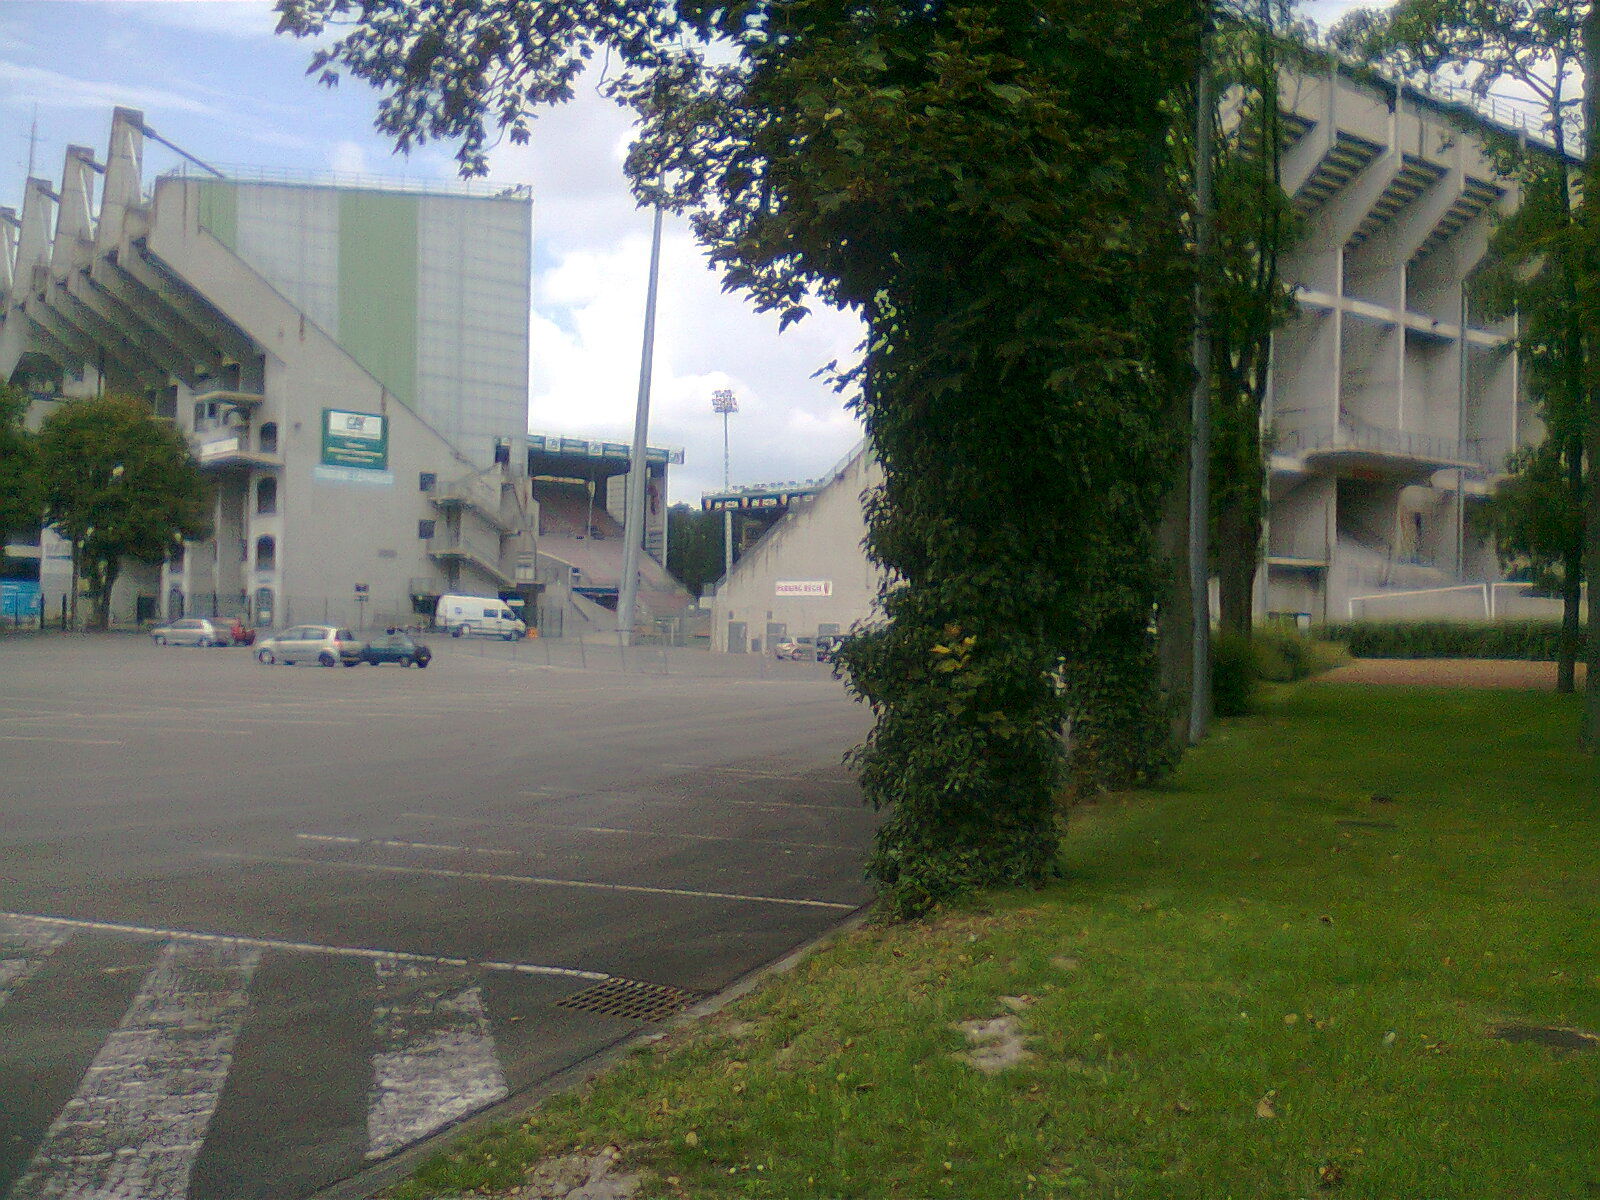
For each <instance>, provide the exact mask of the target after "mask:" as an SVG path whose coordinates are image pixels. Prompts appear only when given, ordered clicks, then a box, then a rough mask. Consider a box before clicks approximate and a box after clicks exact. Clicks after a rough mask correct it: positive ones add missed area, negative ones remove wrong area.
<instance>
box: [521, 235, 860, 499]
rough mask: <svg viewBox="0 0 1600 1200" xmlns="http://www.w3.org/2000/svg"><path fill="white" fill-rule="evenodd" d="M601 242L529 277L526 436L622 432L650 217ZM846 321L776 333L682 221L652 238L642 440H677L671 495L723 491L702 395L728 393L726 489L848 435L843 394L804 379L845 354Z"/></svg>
mask: <svg viewBox="0 0 1600 1200" xmlns="http://www.w3.org/2000/svg"><path fill="white" fill-rule="evenodd" d="M633 226H634V227H633V229H632V230H631V231H629V232H628V233H627V234H626V236H624V237H623V238H622V240H621V241H620V242H617V243H615V244H613V245H612V246H611V247H610V248H607V249H592V248H581V249H572V250H568V251H565V252H563V253H559V256H558V257H559V261H557V262H556V264H555V265H554V266H553V267H552V268H550V269H549V270H546V271H544V272H542V273H541V274H540V276H539V277H538V279H537V280H536V284H535V295H534V307H535V310H536V314H535V318H534V322H533V335H532V336H533V342H532V356H531V357H532V372H531V376H532V377H531V381H530V392H531V402H530V423H531V426H532V427H533V428H534V429H536V430H539V431H548V432H552V433H568V434H573V435H578V436H593V437H606V438H612V439H617V440H624V441H625V440H628V439H630V438H631V436H632V429H633V416H634V409H635V405H636V401H637V397H638V386H639V362H640V356H641V350H642V342H643V329H644V305H645V291H646V276H647V273H648V267H649V253H650V251H649V232H648V230H649V218H648V217H647V216H646V215H645V214H643V213H637V214H635V216H634V218H633ZM860 338H861V331H860V326H859V323H858V322H857V321H856V320H855V319H854V318H853V317H850V316H848V315H846V314H841V313H835V312H829V311H821V312H818V313H817V314H815V315H814V316H812V317H810V318H808V319H807V320H806V321H804V322H802V323H801V324H800V325H797V326H793V327H791V328H790V329H789V330H788V331H787V332H785V333H784V334H782V335H781V336H780V335H779V334H778V332H777V319H776V318H775V317H773V316H771V315H770V314H763V313H757V312H755V311H754V310H753V309H752V308H751V306H750V305H749V303H748V302H747V301H746V300H745V299H743V298H742V297H739V296H734V295H728V294H726V293H724V292H723V291H722V290H721V283H720V279H719V277H718V276H717V275H716V274H715V273H714V272H712V271H711V270H709V269H708V268H707V266H706V264H705V261H704V257H703V255H702V253H701V251H700V249H699V248H698V247H697V246H696V245H695V243H694V241H693V239H692V238H691V237H690V236H689V234H688V232H687V229H686V228H685V227H684V226H683V224H682V223H673V224H672V225H671V226H669V231H668V233H667V235H666V236H665V237H664V239H663V253H662V271H661V284H660V297H659V302H658V307H657V328H656V343H655V353H654V362H653V372H652V377H653V384H652V395H651V413H650V440H651V442H652V443H653V444H655V445H676V446H682V447H683V448H684V450H685V462H684V465H683V466H682V467H680V468H677V469H676V470H675V471H674V475H673V481H672V492H673V499H674V500H679V499H693V498H694V497H696V496H698V495H699V493H700V492H701V491H705V490H710V489H714V488H718V487H720V486H721V485H722V422H721V420H720V418H718V417H717V416H716V415H715V414H714V413H713V412H712V411H711V393H712V392H713V391H715V390H716V389H718V388H723V387H727V388H731V389H733V391H734V393H735V394H736V395H737V396H738V398H739V406H740V411H739V412H738V413H737V414H736V415H735V416H734V417H733V418H732V420H731V423H730V442H731V447H732V452H731V458H732V463H733V479H734V482H735V483H756V482H766V481H774V480H789V479H800V478H809V477H815V476H818V475H820V474H822V473H823V472H824V471H826V470H827V469H828V468H829V467H831V466H832V465H833V464H834V463H836V462H837V461H838V460H839V459H840V458H842V457H843V456H844V454H845V453H846V452H847V451H848V450H849V449H850V447H851V446H853V445H854V444H855V442H856V441H857V440H858V439H859V437H860V428H859V425H858V424H857V423H856V421H855V420H854V418H853V417H851V416H850V415H849V414H848V413H846V412H845V410H844V404H843V399H842V398H841V397H840V396H838V395H836V394H835V393H834V392H833V391H832V389H831V388H830V387H829V386H828V385H827V384H826V383H825V382H824V381H822V380H818V379H814V378H812V376H813V374H814V373H815V372H816V370H817V369H818V368H820V367H821V366H823V365H824V364H826V363H827V362H829V361H830V360H832V359H839V360H841V361H845V362H848V361H850V360H851V358H852V357H853V354H854V351H855V347H856V344H857V343H858V342H859V341H860Z"/></svg>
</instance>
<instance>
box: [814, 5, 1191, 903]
mask: <svg viewBox="0 0 1600 1200" xmlns="http://www.w3.org/2000/svg"><path fill="white" fill-rule="evenodd" d="M1072 15H1073V18H1074V20H1075V21H1076V22H1077V23H1078V24H1077V26H1076V28H1074V29H1073V30H1072V35H1073V36H1072V37H1071V38H1070V39H1064V40H1063V41H1062V42H1060V43H1058V45H1059V52H1060V53H1061V55H1062V56H1061V57H1059V58H1056V57H1055V56H1054V55H1041V54H1040V53H1039V50H1040V49H1041V48H1040V47H1038V46H1030V45H1029V44H1028V41H1027V40H1026V39H1025V38H1024V37H1018V38H1016V39H1015V40H1010V41H1008V40H1007V39H1005V38H1004V36H1003V34H1002V35H1001V36H996V37H995V41H994V42H993V47H994V49H993V53H995V54H996V55H1000V56H1004V57H1006V58H1008V59H1010V60H1011V61H1010V63H1009V64H1008V65H1009V66H1010V67H1011V69H1010V70H1006V71H1002V72H999V73H995V72H985V73H984V74H981V75H980V74H976V73H975V74H974V75H973V76H971V77H969V78H964V79H962V80H961V81H960V86H959V88H958V89H957V90H956V91H955V92H954V94H948V95H944V96H941V97H940V101H941V104H940V107H941V109H942V110H944V111H947V112H960V113H962V114H963V124H964V125H965V126H966V129H965V130H964V131H963V133H964V137H963V139H962V142H961V143H960V144H959V146H958V147H956V148H957V149H959V154H955V155H951V156H950V157H949V158H948V159H947V160H946V161H945V162H944V163H942V164H941V166H940V174H942V175H943V176H944V179H945V186H946V187H947V188H950V189H951V191H952V192H953V193H954V194H952V195H951V196H950V198H949V200H948V201H947V202H944V203H940V202H938V201H937V199H936V197H934V196H928V197H927V199H928V200H930V201H934V203H932V204H930V205H929V206H928V208H927V209H926V210H925V220H926V223H925V224H923V225H922V226H921V227H920V228H914V227H906V228H904V229H902V230H901V231H900V233H901V237H902V238H903V241H902V242H901V243H900V245H899V247H898V252H899V259H900V263H901V264H902V266H903V268H904V271H903V274H900V275H899V276H898V277H897V278H894V279H892V280H888V281H885V282H886V286H884V287H883V288H882V289H881V290H880V292H879V294H878V296H877V297H876V298H875V300H874V301H873V303H872V305H871V306H870V310H869V312H870V321H871V333H870V337H869V343H868V346H869V349H868V354H867V358H866V362H865V364H864V372H863V385H864V386H863V391H862V396H861V400H860V407H861V410H862V413H863V415H864V417H865V419H866V424H867V429H868V433H869V434H870V436H871V438H872V441H873V444H874V447H875V448H876V450H877V453H878V456H879V458H880V460H881V461H882V463H883V467H884V470H885V475H886V482H885V484H884V486H883V489H882V491H881V493H880V494H879V495H878V496H877V497H875V498H874V501H873V503H872V506H871V509H870V522H869V530H870V532H869V537H868V543H867V544H868V550H869V553H870V554H871V556H872V557H873V559H874V560H875V561H876V562H878V563H879V564H880V565H881V566H882V567H884V568H885V569H886V571H887V573H888V578H889V580H890V582H889V583H888V584H887V585H886V587H885V589H884V593H883V597H882V605H883V611H884V615H885V617H886V618H887V623H886V624H885V625H884V626H883V627H882V628H880V629H878V630H877V631H875V632H873V633H871V634H870V635H868V636H866V637H863V638H859V639H856V640H855V641H853V642H852V643H851V644H850V646H849V648H848V649H847V651H846V652H845V656H844V661H845V664H846V667H847V669H848V672H849V677H850V681H851V684H852V686H853V688H854V689H855V690H856V692H857V693H858V694H860V695H861V696H862V697H863V698H865V699H866V700H867V701H868V702H869V703H870V704H871V705H872V706H873V709H874V711H875V713H876V716H877V723H876V727H875V728H874V730H873V732H872V734H871V736H870V737H869V739H868V741H867V742H866V744H865V745H864V746H863V747H862V748H861V749H860V750H859V751H858V752H857V754H856V757H855V761H856V763H857V765H858V766H859V768H860V771H861V779H862V785H863V788H864V790H865V791H866V793H867V796H868V798H869V799H870V800H871V801H872V802H873V803H874V804H876V805H878V806H880V807H882V808H884V809H886V810H887V811H888V814H889V815H888V818H887V820H886V821H885V822H884V824H883V825H882V827H881V828H880V831H879V834H878V840H877V846H876V848H875V850H874V853H873V855H872V858H871V861H870V864H869V870H870V872H871V874H872V875H873V876H874V877H875V878H876V879H878V880H879V882H880V884H881V885H882V889H883V901H884V904H885V906H886V907H887V908H888V909H889V910H890V911H891V912H894V913H896V914H899V915H909V914H915V913H917V912H921V911H924V910H925V909H927V908H928V907H929V906H931V905H932V904H935V903H937V902H939V901H940V900H943V899H945V898H948V897H950V896H953V895H956V894H959V893H961V892H964V891H967V890H970V889H973V888H977V887H984V886H993V885H1006V884H1010V885H1028V884H1037V883H1039V882H1041V881H1042V880H1043V879H1044V878H1045V877H1046V875H1047V873H1048V871H1049V870H1050V867H1051V864H1052V862H1053V860H1054V857H1055V854H1056V846H1057V838H1058V834H1057V825H1056V805H1057V803H1058V792H1059V790H1060V788H1061V786H1062V784H1063V783H1064V782H1065V780H1064V778H1063V774H1062V767H1063V762H1062V754H1061V749H1062V745H1061V736H1062V733H1063V729H1065V732H1066V739H1067V745H1068V746H1069V747H1070V750H1069V756H1068V760H1067V765H1068V766H1069V768H1070V772H1071V776H1072V782H1073V783H1074V785H1075V786H1077V787H1080V788H1084V789H1096V788H1103V787H1120V786H1126V785H1129V784H1131V783H1134V782H1138V781H1140V780H1144V779H1149V778H1154V777H1158V776H1159V775H1161V774H1162V773H1163V772H1164V771H1165V770H1167V769H1168V768H1169V767H1170V765H1171V763H1172V761H1173V759H1174V748H1173V743H1172V739H1171V736H1170V733H1171V731H1170V728H1169V725H1168V722H1167V710H1166V707H1165V703H1164V699H1163V697H1162V695H1161V692H1160V689H1159V674H1158V670H1157V661H1156V643H1155V639H1154V637H1153V635H1152V617H1153V614H1154V613H1155V611H1156V608H1157V605H1158V604H1159V602H1160V601H1162V600H1163V599H1164V598H1165V597H1164V595H1163V591H1164V586H1165V582H1166V578H1167V574H1168V572H1167V569H1166V567H1165V565H1164V564H1163V562H1162V559H1161V556H1160V554H1159V553H1158V545H1157V529H1158V523H1159V521H1160V519H1161V516H1162V512H1163V505H1164V502H1165V501H1166V500H1167V498H1168V496H1169V491H1170V488H1171V486H1172V484H1173V481H1174V479H1175V477H1176V475H1177V469H1178V466H1179V463H1180V459H1181V446H1182V438H1183V434H1184V424H1183V422H1182V420H1177V421H1174V420H1173V419H1172V413H1173V406H1174V402H1175V400H1176V401H1177V402H1179V403H1180V404H1181V401H1182V398H1183V396H1184V394H1185V393H1184V374H1185V372H1184V367H1183V361H1182V346H1183V340H1184V335H1185V333H1186V332H1187V325H1188V314H1187V312H1186V311H1185V310H1184V309H1183V308H1181V307H1179V308H1178V309H1177V310H1176V311H1175V310H1174V306H1172V305H1171V303H1170V299H1171V297H1172V296H1174V295H1183V294H1185V288H1186V282H1187V280H1186V272H1185V269H1184V264H1183V260H1182V251H1181V245H1180V242H1179V238H1178V222H1177V219H1176V217H1177V214H1176V209H1175V205H1174V203H1173V197H1172V195H1171V194H1170V193H1169V192H1168V191H1167V190H1166V189H1165V187H1163V186H1162V185H1161V184H1162V180H1163V179H1164V172H1163V169H1162V164H1161V159H1160V155H1161V153H1163V135H1164V128H1165V122H1166V117H1165V115H1164V113H1163V112H1162V110H1161V107H1160V106H1161V101H1162V100H1163V98H1164V96H1165V94H1166V92H1167V91H1168V90H1169V89H1170V88H1171V86H1172V85H1173V84H1175V83H1176V82H1177V78H1176V76H1177V75H1179V74H1180V73H1181V72H1182V70H1183V69H1184V66H1185V64H1186V63H1190V62H1192V55H1191V54H1190V50H1191V48H1192V45H1193V42H1192V39H1191V40H1185V39H1183V38H1182V36H1181V34H1182V31H1183V30H1184V29H1185V28H1192V26H1191V25H1189V24H1188V23H1189V21H1190V19H1192V17H1193V15H1194V14H1193V11H1192V9H1189V8H1188V6H1186V5H1172V4H1145V5H1140V6H1137V10H1136V11H1135V12H1130V6H1123V7H1122V8H1121V9H1118V10H1117V11H1116V12H1114V13H1105V12H1102V11H1100V10H1098V9H1092V8H1090V7H1088V6H1084V7H1078V8H1076V11H1075V12H1074V13H1073V14H1072ZM997 24H1002V23H1001V22H997ZM991 31H992V33H991V36H993V35H994V34H1000V30H995V29H993V27H991ZM1175 31H1176V33H1175ZM1119 39H1120V41H1119ZM1078 40H1081V41H1082V42H1083V43H1084V44H1085V45H1087V46H1093V47H1095V51H1094V52H1093V53H1092V54H1090V55H1088V56H1087V57H1085V58H1082V59H1079V60H1077V61H1073V60H1072V59H1071V58H1070V57H1068V56H1067V55H1066V53H1065V52H1066V51H1067V50H1068V49H1069V43H1070V42H1074V41H1078ZM1023 55H1028V56H1030V57H1028V58H1023V57H1022V56H1023ZM1135 63H1137V64H1139V68H1138V69H1139V72H1140V79H1139V83H1138V84H1137V85H1134V84H1132V83H1131V82H1130V80H1128V79H1126V78H1121V79H1118V78H1117V77H1116V76H1117V73H1118V70H1119V64H1121V65H1122V66H1127V67H1130V68H1131V67H1132V66H1133V65H1134V64H1135ZM1021 71H1026V72H1027V73H1028V76H1029V77H1028V79H1027V81H1026V84H1025V85H1023V87H1021V88H1019V91H1018V97H1019V98H1020V96H1022V95H1023V94H1025V95H1026V96H1027V97H1028V99H1027V100H1021V101H1020V102H1019V100H1014V99H1013V98H1012V97H1010V96H1004V95H1002V97H1001V100H1002V103H999V104H997V103H996V98H995V95H994V91H995V88H996V86H997V80H1004V81H1006V84H1007V85H1009V84H1010V83H1011V80H1012V79H1014V78H1015V76H1016V75H1017V74H1018V73H1019V72H1021ZM929 82H930V84H932V83H933V82H934V81H931V80H930V81H929ZM937 82H938V83H939V84H940V85H942V86H948V85H949V84H950V83H952V82H955V81H952V80H938V81H937ZM913 111H915V110H913ZM1002 162H1003V163H1007V164H1010V165H1009V166H1007V167H1005V168H1003V169H1002V168H999V166H998V164H999V163H1002ZM1018 164H1025V165H1024V166H1023V167H1022V169H1021V170H1018V169H1016V168H1017V165H1018ZM1002 170H1003V173H1004V175H1005V176H1006V180H1005V182H1006V188H1005V191H1004V192H1003V193H1002V194H1001V195H1000V196H999V197H998V199H999V200H1000V201H1001V205H1002V207H1000V208H999V211H995V210H993V209H991V210H987V211H973V210H972V209H971V207H970V205H966V204H962V203H961V202H960V199H959V197H960V190H959V189H961V188H962V187H963V185H964V184H965V183H966V181H967V180H969V179H977V178H980V177H987V178H986V182H987V183H988V184H989V185H990V187H991V188H993V186H994V183H995V177H996V176H997V175H1000V174H1001V173H1002ZM1006 206H1008V207H1006ZM1041 261H1044V262H1048V263H1049V269H1048V270H1041V269H1040V264H1041Z"/></svg>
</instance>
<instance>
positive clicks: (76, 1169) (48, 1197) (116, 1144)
mask: <svg viewBox="0 0 1600 1200" xmlns="http://www.w3.org/2000/svg"><path fill="white" fill-rule="evenodd" d="M260 958H261V952H260V951H259V950H257V949H255V948H253V947H246V946H220V945H200V944H195V943H183V942H172V943H168V944H167V945H166V946H164V947H163V948H162V951H161V954H160V956H159V958H158V959H157V961H156V965H155V967H154V969H152V970H151V971H150V973H149V974H148V975H146V976H145V979H144V983H143V985H142V986H141V987H140V989H139V994H138V995H137V996H135V997H134V1001H133V1003H132V1005H130V1006H129V1008H128V1011H127V1014H126V1015H125V1016H124V1017H123V1019H122V1024H121V1025H120V1026H118V1028H117V1029H116V1031H115V1032H114V1033H112V1034H111V1036H110V1037H108V1038H107V1039H106V1040H105V1042H104V1043H103V1044H102V1045H101V1047H100V1052H99V1053H98V1054H97V1055H96V1056H95V1060H94V1062H93V1064H91V1066H90V1067H89V1069H88V1071H86V1072H85V1073H84V1077H83V1081H82V1083H80V1084H79V1086H78V1090H77V1092H76V1093H75V1094H74V1096H73V1097H72V1099H71V1100H69V1101H68V1102H67V1106H66V1108H65V1109H63V1110H62V1112H61V1115H60V1116H58V1117H57V1118H56V1120H55V1122H54V1123H53V1124H52V1125H51V1126H50V1129H49V1131H48V1132H47V1133H46V1134H45V1138H44V1142H43V1143H42V1144H41V1145H40V1146H39V1148H38V1150H37V1151H36V1152H35V1154H34V1156H33V1159H32V1161H31V1162H30V1163H29V1164H28V1168H27V1170H26V1172H25V1173H24V1174H23V1176H22V1178H21V1179H20V1180H19V1181H18V1182H17V1184H16V1186H15V1187H14V1188H12V1190H11V1193H10V1195H11V1200H113V1198H114V1200H174V1198H178V1197H182V1196H185V1195H186V1194H187V1193H188V1189H189V1176H190V1173H191V1172H192V1171H193V1169H194V1163H195V1159H196V1157H197V1156H198V1155H199V1153H200V1147H201V1146H202V1145H203V1144H204V1142H205V1132H206V1127H207V1126H208V1125H209V1124H210V1123H211V1116H212V1113H214V1112H215V1111H216V1107H217V1101H218V1100H219V1099H220V1098H221V1095H222V1085H223V1082H224V1081H225V1080H226V1079H227V1075H228V1068H229V1066H230V1065H231V1064H232V1051H233V1044H234V1041H235V1040H236V1039H237V1038H238V1036H239V1029H240V1027H241V1026H242V1025H243V1023H244V1019H245V1015H246V1013H247V1012H248V1010H249V999H248V987H249V982H250V976H251V973H252V972H253V971H254V970H255V967H256V964H257V963H258V962H259V961H260Z"/></svg>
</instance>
